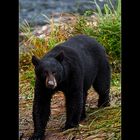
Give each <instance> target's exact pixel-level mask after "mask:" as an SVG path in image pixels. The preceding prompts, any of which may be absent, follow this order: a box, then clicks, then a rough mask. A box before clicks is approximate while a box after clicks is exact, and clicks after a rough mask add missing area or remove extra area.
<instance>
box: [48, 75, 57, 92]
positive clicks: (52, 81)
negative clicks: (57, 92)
mask: <svg viewBox="0 0 140 140" xmlns="http://www.w3.org/2000/svg"><path fill="white" fill-rule="evenodd" d="M56 86H57V82H56V79H55V77H54V76H52V75H51V76H49V77H48V78H46V87H47V88H51V89H54V88H55V87H56Z"/></svg>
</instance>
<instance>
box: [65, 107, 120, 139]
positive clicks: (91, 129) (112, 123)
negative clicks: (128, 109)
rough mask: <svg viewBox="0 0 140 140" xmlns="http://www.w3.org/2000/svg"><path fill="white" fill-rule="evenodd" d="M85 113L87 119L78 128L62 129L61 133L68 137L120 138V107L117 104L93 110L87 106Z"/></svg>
mask: <svg viewBox="0 0 140 140" xmlns="http://www.w3.org/2000/svg"><path fill="white" fill-rule="evenodd" d="M87 114H88V116H87V119H86V120H85V121H84V122H82V123H81V124H80V127H79V128H74V129H70V130H67V131H64V132H63V135H66V136H67V137H68V138H73V137H76V138H77V139H78V138H82V139H85V140H90V139H95V138H101V139H105V140H112V139H113V140H120V139H121V133H120V131H121V119H120V116H121V108H120V107H119V106H117V107H107V108H102V109H94V110H93V109H90V108H89V109H88V111H87ZM114 116H115V117H114Z"/></svg>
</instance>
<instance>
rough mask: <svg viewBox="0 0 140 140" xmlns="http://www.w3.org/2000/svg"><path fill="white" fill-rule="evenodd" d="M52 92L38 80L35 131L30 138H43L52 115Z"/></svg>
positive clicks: (34, 119)
mask: <svg viewBox="0 0 140 140" xmlns="http://www.w3.org/2000/svg"><path fill="white" fill-rule="evenodd" d="M50 102H51V94H49V93H47V91H46V88H45V87H44V86H43V85H41V84H40V83H39V82H38V81H36V84H35V96H34V102H33V123H34V133H33V135H32V136H31V137H30V138H29V140H43V137H44V133H45V127H46V124H47V121H48V120H49V116H50Z"/></svg>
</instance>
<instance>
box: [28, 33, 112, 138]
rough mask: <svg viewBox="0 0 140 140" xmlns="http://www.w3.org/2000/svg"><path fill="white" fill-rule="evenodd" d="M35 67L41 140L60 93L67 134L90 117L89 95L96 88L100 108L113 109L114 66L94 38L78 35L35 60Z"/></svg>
mask: <svg viewBox="0 0 140 140" xmlns="http://www.w3.org/2000/svg"><path fill="white" fill-rule="evenodd" d="M32 63H33V65H34V66H35V75H36V80H35V93H34V102H33V122H34V133H33V135H32V136H31V137H30V138H29V139H30V140H41V139H43V136H44V133H45V127H46V125H47V122H48V120H49V116H50V103H51V98H52V95H53V94H54V93H55V92H56V91H63V93H64V95H65V99H66V123H65V127H64V130H66V129H69V128H73V127H76V126H78V124H79V122H80V121H81V120H83V119H85V117H86V113H85V103H86V99H87V91H88V89H89V88H90V87H91V86H93V87H94V89H95V90H96V91H97V93H98V94H99V100H98V107H106V106H109V105H110V103H109V102H110V100H109V91H110V75H111V74H110V66H109V62H108V59H107V56H106V52H105V49H104V47H102V46H101V45H100V44H99V43H98V42H97V41H96V40H95V39H94V38H91V37H88V36H86V35H77V36H74V37H72V38H70V39H68V40H67V41H66V42H64V43H61V44H59V45H57V46H56V47H54V48H53V49H52V50H51V51H50V52H48V53H47V54H46V55H44V57H43V58H42V59H38V58H37V57H35V56H33V57H32Z"/></svg>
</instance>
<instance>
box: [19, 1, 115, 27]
mask: <svg viewBox="0 0 140 140" xmlns="http://www.w3.org/2000/svg"><path fill="white" fill-rule="evenodd" d="M96 1H97V3H98V4H99V6H100V7H101V9H103V6H104V4H105V3H109V0H96ZM111 1H112V4H113V5H114V6H116V4H117V0H111ZM109 6H110V7H111V5H110V4H109ZM86 10H96V6H95V3H94V0H92V1H87V0H78V1H75V0H61V1H58V0H36V1H34V0H19V21H20V22H22V21H23V20H25V19H26V20H27V22H29V23H30V25H32V26H36V25H44V24H46V19H45V18H44V16H42V14H44V15H47V16H48V17H49V18H50V17H51V15H52V14H55V13H79V14H83V13H84V12H85V11H86Z"/></svg>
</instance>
